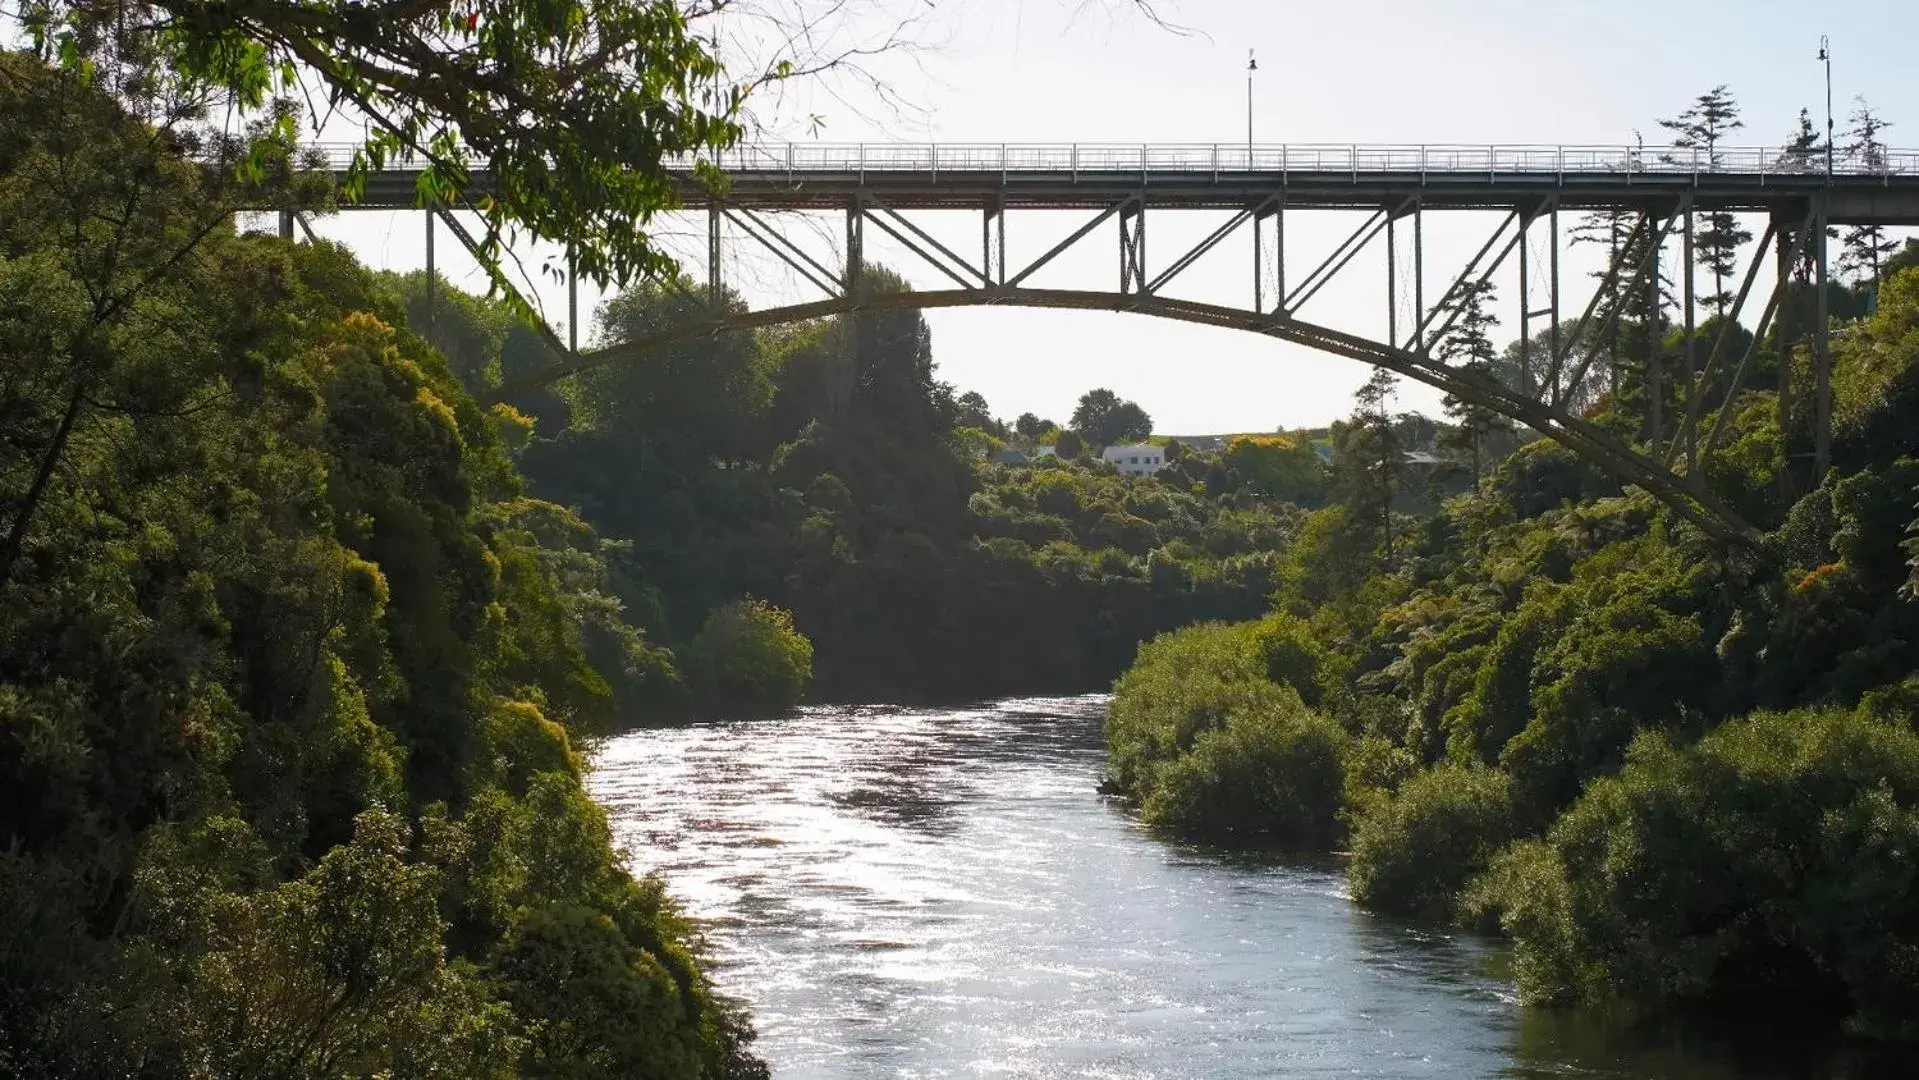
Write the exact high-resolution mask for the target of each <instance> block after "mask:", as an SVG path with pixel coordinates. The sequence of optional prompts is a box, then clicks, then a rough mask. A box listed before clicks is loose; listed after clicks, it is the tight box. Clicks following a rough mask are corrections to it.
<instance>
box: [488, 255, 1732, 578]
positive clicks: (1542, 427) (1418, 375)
mask: <svg viewBox="0 0 1919 1080" xmlns="http://www.w3.org/2000/svg"><path fill="white" fill-rule="evenodd" d="M977 306H1009V307H1026V308H1053V309H1064V310H1079V311H1118V312H1128V313H1133V314H1139V315H1146V316H1150V317H1154V318H1162V319H1171V320H1174V321H1177V322H1185V323H1194V324H1198V325H1202V326H1218V327H1224V328H1227V329H1232V330H1241V331H1245V332H1248V333H1254V334H1259V335H1261V336H1264V337H1270V338H1276V339H1279V340H1281V341H1289V342H1292V343H1294V344H1297V345H1304V346H1306V347H1307V348H1311V349H1315V350H1317V351H1320V352H1324V353H1330V354H1332V355H1335V356H1344V357H1347V358H1348V359H1352V360H1358V361H1360V362H1362V363H1367V364H1372V365H1374V366H1376V367H1382V368H1385V369H1387V370H1389V371H1392V372H1393V373H1395V374H1397V375H1402V376H1404V377H1406V378H1409V379H1412V380H1414V381H1416V382H1420V383H1423V384H1425V385H1427V386H1430V387H1433V388H1435V389H1437V390H1440V391H1442V392H1443V393H1447V394H1451V395H1453V396H1454V397H1457V398H1459V399H1460V400H1462V401H1467V402H1470V403H1472V404H1474V405H1477V406H1480V407H1482V408H1487V409H1491V410H1493V411H1494V412H1497V413H1499V414H1500V415H1502V416H1504V417H1506V418H1507V419H1510V420H1513V421H1516V422H1518V423H1521V424H1524V425H1526V426H1527V427H1530V428H1532V429H1533V430H1535V431H1537V432H1539V433H1540V434H1541V435H1544V436H1546V437H1547V438H1550V439H1552V440H1554V441H1555V442H1558V443H1559V444H1560V445H1562V446H1564V447H1566V448H1567V449H1568V450H1570V451H1572V452H1573V453H1575V454H1577V455H1579V456H1580V457H1582V458H1585V459H1586V460H1588V461H1590V462H1592V463H1594V464H1596V465H1598V466H1600V467H1601V468H1603V469H1605V470H1607V471H1608V472H1610V473H1612V474H1613V475H1615V476H1617V477H1619V478H1620V479H1621V480H1623V481H1625V482H1626V483H1629V484H1634V485H1637V486H1638V487H1640V488H1643V489H1644V490H1645V491H1647V492H1648V493H1649V494H1651V495H1652V496H1653V497H1654V498H1656V499H1658V500H1659V501H1660V502H1662V503H1664V504H1665V505H1667V506H1668V507H1671V508H1672V510H1673V511H1674V512H1675V513H1677V514H1679V515H1680V516H1681V517H1683V518H1685V519H1686V520H1687V521H1689V522H1691V523H1693V524H1694V525H1696V526H1698V527H1699V528H1700V529H1701V530H1702V531H1703V532H1705V533H1706V534H1707V535H1709V536H1711V537H1713V538H1714V539H1716V540H1720V541H1722V542H1729V543H1740V544H1756V543H1758V542H1759V540H1760V533H1759V531H1758V530H1757V529H1755V528H1754V527H1753V526H1752V525H1750V524H1748V523H1747V522H1746V521H1744V520H1743V519H1742V518H1740V517H1739V515H1737V514H1736V513H1734V512H1733V511H1732V510H1731V509H1730V508H1728V507H1727V506H1726V505H1725V504H1724V503H1723V502H1721V501H1720V500H1718V499H1717V498H1715V497H1714V496H1713V495H1712V494H1711V493H1710V492H1707V491H1705V490H1704V488H1703V486H1695V484H1694V483H1692V482H1690V481H1689V480H1688V478H1686V477H1684V476H1681V475H1679V474H1677V473H1675V472H1673V471H1672V470H1671V469H1670V468H1668V467H1667V466H1666V465H1665V464H1663V463H1661V462H1659V461H1657V460H1655V459H1654V458H1652V457H1651V456H1649V455H1647V454H1645V453H1644V452H1642V451H1640V450H1638V449H1636V448H1635V447H1633V446H1631V445H1630V444H1628V443H1627V442H1626V441H1625V440H1623V439H1621V438H1619V437H1618V436H1617V435H1614V434H1613V433H1612V432H1610V431H1607V430H1605V429H1604V428H1602V427H1600V426H1598V425H1597V424H1594V423H1592V422H1590V421H1588V420H1586V419H1584V418H1582V417H1579V416H1575V415H1571V414H1569V413H1563V412H1561V411H1559V410H1557V409H1554V408H1551V407H1549V406H1547V405H1545V404H1543V403H1541V402H1539V401H1537V400H1535V399H1533V398H1532V397H1529V396H1527V395H1523V394H1521V393H1519V392H1518V391H1516V390H1514V389H1512V388H1511V387H1508V386H1506V385H1505V384H1504V383H1501V382H1499V381H1498V380H1496V379H1492V378H1488V377H1486V376H1483V375H1479V374H1477V373H1474V372H1470V371H1465V370H1461V369H1459V368H1453V367H1448V366H1446V365H1445V364H1443V363H1441V362H1439V361H1438V360H1435V359H1433V358H1432V357H1431V356H1428V355H1425V354H1423V353H1418V352H1413V351H1410V350H1406V349H1400V348H1395V347H1393V346H1391V345H1388V344H1385V343H1382V342H1378V341H1372V340H1369V339H1367V338H1364V337H1361V336H1358V335H1355V334H1350V333H1346V332H1344V331H1340V330H1334V329H1331V328H1329V327H1325V326H1321V325H1318V324H1316V323H1311V322H1307V321H1304V320H1301V319H1297V318H1293V317H1290V316H1286V315H1280V314H1269V315H1261V314H1257V313H1254V312H1251V311H1247V310H1243V309H1237V308H1230V307H1224V306H1221V305H1217V304H1208V303H1202V302H1199V301H1193V300H1181V299H1174V298H1170V297H1162V296H1154V295H1151V294H1138V293H1127V294H1120V293H1110V292H1098V291H1091V290H1079V289H1033V288H1020V287H1003V288H995V289H975V288H966V289H935V290H929V291H925V292H897V293H884V294H878V295H869V296H860V297H854V296H839V297H834V298H832V299H828V300H820V301H816V302H812V303H805V304H793V305H789V306H785V307H775V308H766V309H763V310H759V311H748V312H742V313H738V314H734V315H730V316H728V317H725V318H720V319H710V320H695V321H690V322H687V323H684V324H682V325H680V326H676V327H673V328H671V329H669V330H665V331H662V332H660V333H658V334H654V335H651V336H649V337H646V338H643V339H641V340H639V341H632V342H627V343H624V344H621V345H615V346H612V347H610V348H605V349H598V350H594V351H592V352H587V353H582V354H579V355H578V356H576V357H575V358H573V359H572V360H569V361H567V362H565V363H561V364H555V365H553V366H552V367H549V368H547V369H546V370H544V371H540V372H537V373H534V374H532V375H529V376H526V377H524V378H520V379H516V380H514V381H512V382H510V383H508V384H506V385H504V386H501V387H499V388H498V389H496V390H494V391H493V392H492V393H490V394H488V395H487V397H486V400H487V401H488V402H489V403H491V402H501V401H510V400H512V399H514V398H517V397H520V396H522V395H524V394H527V393H530V392H532V391H534V390H538V389H541V388H542V387H546V386H550V385H552V384H553V383H556V382H559V381H560V380H562V379H567V378H571V377H573V376H575V375H579V374H581V373H584V372H588V371H593V370H596V369H598V368H603V367H607V366H610V365H613V364H619V363H627V362H632V361H635V360H638V359H640V358H641V357H643V356H645V355H646V354H647V353H648V352H651V351H653V350H655V349H659V348H662V347H664V346H667V345H674V344H678V343H680V342H684V341H689V340H693V339H696V338H700V337H707V336H712V335H716V334H723V333H730V332H735V331H741V330H752V329H758V328H761V327H768V326H778V325H782V324H788V323H796V322H806V321H809V320H812V319H820V318H827V317H831V316H837V315H857V314H866V313H881V312H896V311H929V310H935V309H941V308H954V307H977Z"/></svg>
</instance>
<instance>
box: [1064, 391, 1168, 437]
mask: <svg viewBox="0 0 1919 1080" xmlns="http://www.w3.org/2000/svg"><path fill="white" fill-rule="evenodd" d="M1072 426H1073V430H1074V431H1077V432H1079V434H1080V436H1081V437H1082V438H1084V439H1085V440H1086V441H1087V442H1088V443H1091V444H1092V445H1094V446H1113V445H1115V444H1117V443H1123V442H1132V441H1136V440H1139V439H1144V438H1146V437H1147V436H1148V435H1151V434H1152V433H1153V418H1152V417H1150V416H1148V415H1146V410H1145V409H1142V408H1140V407H1139V406H1138V405H1136V404H1134V403H1133V402H1130V401H1127V400H1125V399H1123V398H1121V397H1120V396H1119V395H1118V394H1115V393H1113V392H1112V391H1111V390H1107V389H1105V388H1103V387H1102V388H1100V389H1097V390H1089V391H1087V392H1086V393H1085V394H1083V395H1081V396H1080V399H1079V407H1078V408H1076V409H1074V410H1073V424H1072Z"/></svg>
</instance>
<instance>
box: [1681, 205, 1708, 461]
mask: <svg viewBox="0 0 1919 1080" xmlns="http://www.w3.org/2000/svg"><path fill="white" fill-rule="evenodd" d="M1693 225H1694V222H1693V211H1692V200H1690V199H1688V200H1687V201H1686V236H1685V242H1684V244H1683V245H1682V246H1681V258H1682V260H1683V261H1684V262H1685V266H1684V267H1682V268H1681V270H1680V277H1681V284H1680V286H1679V289H1680V292H1682V293H1683V294H1684V296H1682V297H1681V298H1680V301H1679V303H1680V306H1681V307H1682V308H1684V310H1685V315H1684V318H1685V322H1686V329H1685V334H1686V341H1685V350H1686V351H1685V361H1684V363H1685V365H1686V372H1685V387H1684V389H1685V394H1686V414H1687V416H1691V415H1692V412H1693V408H1692V402H1693V396H1694V395H1695V394H1697V393H1698V392H1699V356H1698V353H1697V351H1696V350H1695V348H1694V346H1693V333H1694V331H1695V330H1696V329H1697V321H1698V309H1697V308H1696V307H1695V305H1694V302H1693ZM1698 460H1699V425H1698V424H1694V423H1687V424H1686V463H1687V466H1688V468H1691V469H1692V475H1694V476H1703V474H1701V473H1700V472H1699V471H1698V469H1697V468H1695V467H1694V466H1695V465H1696V463H1697V462H1698Z"/></svg>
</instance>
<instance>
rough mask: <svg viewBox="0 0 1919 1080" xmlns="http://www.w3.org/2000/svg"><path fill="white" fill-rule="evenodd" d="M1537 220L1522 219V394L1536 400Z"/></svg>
mask: <svg viewBox="0 0 1919 1080" xmlns="http://www.w3.org/2000/svg"><path fill="white" fill-rule="evenodd" d="M1532 241H1533V218H1532V215H1531V214H1521V215H1520V216H1519V392H1520V393H1521V394H1524V395H1525V396H1526V397H1528V398H1531V397H1532V396H1533V330H1532V328H1533V260H1532V247H1533V243H1532Z"/></svg>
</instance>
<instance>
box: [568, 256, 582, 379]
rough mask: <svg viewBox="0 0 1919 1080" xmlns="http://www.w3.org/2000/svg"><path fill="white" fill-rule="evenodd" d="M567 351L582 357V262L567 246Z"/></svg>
mask: <svg viewBox="0 0 1919 1080" xmlns="http://www.w3.org/2000/svg"><path fill="white" fill-rule="evenodd" d="M566 351H567V352H568V353H569V354H571V355H573V356H578V355H580V262H579V259H578V258H576V257H575V256H574V254H573V245H572V244H568V245H566Z"/></svg>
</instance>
